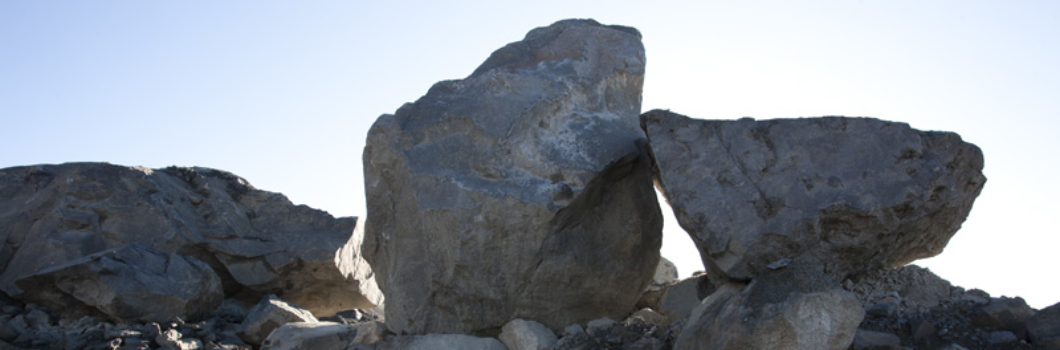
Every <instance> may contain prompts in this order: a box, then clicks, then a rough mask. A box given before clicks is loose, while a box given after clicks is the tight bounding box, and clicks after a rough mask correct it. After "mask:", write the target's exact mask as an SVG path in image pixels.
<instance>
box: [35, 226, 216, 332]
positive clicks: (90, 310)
mask: <svg viewBox="0 0 1060 350" xmlns="http://www.w3.org/2000/svg"><path fill="white" fill-rule="evenodd" d="M16 283H17V284H18V286H19V287H20V288H22V289H23V290H25V291H26V293H24V296H26V297H28V298H29V299H30V301H34V302H38V303H40V304H42V305H45V306H48V307H49V308H51V309H52V310H56V311H59V312H60V313H61V315H62V317H64V318H68V319H77V318H80V317H83V316H98V315H101V314H102V315H106V316H107V317H109V318H111V319H113V320H135V321H148V322H166V321H170V320H173V319H175V318H178V317H186V318H198V317H200V316H202V315H204V314H206V313H207V312H210V311H213V309H214V308H216V307H217V306H218V305H220V304H221V299H223V298H224V291H223V290H222V289H221V279H220V278H219V277H217V274H216V273H214V271H213V269H211V268H210V266H209V265H206V263H204V262H201V261H199V260H196V259H194V258H185V257H183V256H180V255H178V254H175V253H163V252H160V251H157V250H154V249H151V248H148V247H147V246H144V245H141V244H139V243H133V244H128V245H124V246H121V247H118V248H114V249H109V250H105V251H102V252H99V253H96V254H92V255H89V256H86V257H82V258H79V259H77V260H74V261H70V262H67V263H65V264H62V265H59V266H54V267H51V268H48V269H44V270H41V271H39V272H37V273H36V274H34V275H30V276H27V277H24V278H21V279H19V280H17V281H16Z"/></svg>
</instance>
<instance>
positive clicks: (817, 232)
mask: <svg viewBox="0 0 1060 350" xmlns="http://www.w3.org/2000/svg"><path fill="white" fill-rule="evenodd" d="M641 120H642V123H643V126H644V128H645V130H646V132H647V134H648V138H649V139H650V142H651V147H652V151H653V154H654V156H655V161H656V165H657V167H658V183H659V185H660V186H661V187H662V189H663V192H664V193H665V195H666V197H667V200H668V201H669V203H670V205H671V206H672V207H673V209H674V213H675V214H676V215H677V219H678V222H679V223H680V224H681V226H682V227H683V228H684V229H685V230H686V231H688V232H689V234H690V235H691V236H692V239H693V241H695V243H696V246H697V247H698V248H699V251H700V255H701V256H702V258H703V262H704V264H705V266H706V268H707V273H708V275H710V276H711V279H712V280H714V281H715V284H720V283H724V282H725V281H726V280H730V279H731V280H749V279H751V278H752V277H754V276H756V275H758V274H760V273H762V271H764V270H765V269H766V268H767V266H768V265H769V264H770V263H772V262H774V261H778V260H781V259H785V258H790V259H793V260H794V261H798V262H803V263H809V264H814V265H819V266H823V267H824V268H825V271H826V272H827V273H828V274H830V275H831V276H832V277H833V278H836V279H837V280H842V279H843V278H845V277H848V276H851V275H855V274H858V273H862V272H864V271H869V270H875V269H877V268H879V267H883V266H896V265H903V264H906V263H909V262H911V261H913V260H916V259H920V258H925V257H930V256H934V255H937V254H939V253H940V252H942V248H943V247H945V246H946V243H947V242H948V241H949V239H950V237H952V236H953V234H954V233H955V232H956V231H957V229H958V228H960V226H961V223H962V222H964V219H965V217H967V215H968V212H969V211H970V210H971V208H972V202H973V201H974V200H975V198H976V196H978V195H979V192H980V190H982V188H983V184H984V183H985V181H986V179H985V178H984V177H983V174H982V168H983V155H982V152H981V151H980V150H979V148H978V147H976V146H975V145H972V144H969V143H966V142H963V141H961V138H960V136H958V135H957V134H953V133H945V132H923V131H918V130H914V129H911V128H910V127H909V126H908V125H906V124H903V123H895V122H887V121H881V120H877V119H870V118H845V117H824V118H807V119H777V120H764V121H755V120H753V119H750V118H745V119H740V120H735V121H712V120H695V119H690V118H688V117H685V116H681V115H678V114H674V113H670V112H667V111H651V112H648V113H645V114H644V115H643V116H642V117H641Z"/></svg>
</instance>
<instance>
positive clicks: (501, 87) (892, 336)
mask: <svg viewBox="0 0 1060 350" xmlns="http://www.w3.org/2000/svg"><path fill="white" fill-rule="evenodd" d="M643 78H644V49H643V46H642V45H641V43H640V34H639V33H638V32H637V31H636V30H635V29H632V28H627V27H619V26H605V25H601V24H599V23H597V22H595V21H592V20H566V21H560V22H557V23H555V24H553V25H551V26H548V27H542V28H537V29H534V30H532V31H531V32H530V33H529V34H527V36H526V37H525V38H524V39H523V40H522V41H519V42H515V43H512V44H509V45H507V46H505V47H504V48H501V49H499V50H497V51H496V52H494V53H493V54H492V55H491V56H490V57H489V59H487V60H486V61H485V62H484V63H483V64H482V65H481V66H480V67H479V68H478V69H477V70H475V71H474V72H473V73H472V74H471V75H470V76H468V77H467V78H465V79H462V80H453V81H444V82H440V83H438V84H436V85H435V86H434V87H432V88H431V89H430V90H429V91H428V92H427V94H426V95H425V96H423V97H422V98H420V99H419V100H417V101H416V102H415V103H410V104H407V105H405V106H403V107H401V108H400V109H399V110H398V111H397V112H396V113H395V114H393V115H383V116H381V117H379V119H378V120H377V121H376V122H375V124H374V125H373V126H372V129H371V131H370V132H369V135H368V142H367V146H366V147H365V150H364V158H363V160H364V169H365V180H366V183H365V189H366V194H367V196H368V198H367V199H368V217H369V220H368V221H367V225H366V227H365V228H364V229H363V230H364V231H363V232H362V226H365V225H357V220H356V218H338V219H336V218H333V217H331V216H330V215H328V214H326V213H324V212H321V211H318V210H314V209H311V208H308V207H305V206H294V205H292V204H291V203H290V202H289V201H288V200H287V199H286V198H285V197H283V196H282V195H280V194H276V193H270V192H265V191H260V190H257V189H254V188H253V187H251V186H250V185H249V184H247V183H246V181H245V180H243V179H242V178H239V177H237V176H235V175H232V174H229V173H225V172H222V171H218V170H212V169H204V168H176V167H171V168H166V169H156V170H151V169H144V168H130V167H122V166H115V165H110V164H98V163H77V164H63V165H40V166H28V167H18V168H9V169H0V239H2V243H0V291H2V292H3V293H0V302H2V303H0V304H2V305H0V311H2V312H0V350H2V349H20V348H27V349H28V348H32V349H253V348H261V349H322V350H331V349H334V350H390V349H394V350H397V349H401V350H408V349H490V350H493V349H496V350H504V349H508V350H524V349H534V350H545V349H560V350H573V349H586V350H588V349H637V350H665V349H838V350H846V349H923V348H927V349H1030V348H1032V347H1037V348H1040V349H1056V348H1060V326H1058V325H1060V304H1058V305H1054V306H1052V307H1049V308H1046V309H1043V310H1034V309H1033V308H1031V307H1029V306H1027V304H1026V303H1025V302H1024V301H1023V300H1022V299H1020V298H1007V297H1001V298H992V297H990V296H989V295H988V294H986V293H985V292H982V291H978V290H970V291H966V290H964V289H962V288H958V287H954V286H952V285H950V284H949V282H947V281H945V280H943V279H941V278H939V277H938V276H935V275H934V274H932V273H931V272H930V271H927V270H925V269H921V268H919V267H916V266H912V265H908V266H903V267H898V268H895V266H902V265H905V264H907V263H909V262H910V261H913V260H916V259H919V258H923V257H928V256H933V255H936V254H938V253H939V252H941V251H942V248H943V247H944V246H945V245H946V243H947V242H948V241H949V239H950V237H951V236H952V235H953V234H954V233H955V232H956V231H957V229H958V228H959V227H960V225H961V224H962V222H963V221H964V219H965V217H966V216H967V215H968V212H969V210H970V209H971V206H972V203H973V202H974V200H975V198H976V196H977V195H978V194H979V192H980V190H981V189H982V187H983V184H984V183H985V178H984V177H983V175H982V167H983V159H982V153H981V152H980V151H979V149H978V148H977V147H976V146H974V145H972V144H969V143H966V142H963V141H962V140H961V138H960V137H959V136H957V135H956V134H953V133H945V132H923V131H918V130H915V129H912V128H910V127H909V126H908V125H906V124H903V123H895V122H887V121H881V120H877V119H871V118H847V117H823V118H804V119H783V120H767V121H755V120H753V119H749V118H745V119H741V120H735V121H708V120H695V119H691V118H688V117H684V116H681V115H677V114H675V113H670V112H668V111H651V112H648V113H645V114H643V115H638V114H639V113H640V94H641V86H642V82H643ZM653 183H655V184H657V185H658V186H659V187H660V188H661V189H662V190H663V192H664V194H665V195H666V199H667V201H668V202H669V204H670V205H671V206H672V207H673V208H674V211H675V213H676V214H677V216H678V221H679V222H680V224H681V226H682V227H683V228H684V229H685V230H686V231H688V232H689V234H690V236H691V237H692V239H693V241H694V242H695V244H696V246H697V248H698V249H699V252H700V254H701V258H702V261H703V263H704V265H705V266H706V269H707V272H706V273H705V274H704V273H697V274H693V275H692V276H691V277H689V278H686V279H679V277H678V274H677V271H676V269H674V268H673V265H672V264H670V263H669V262H668V261H666V260H665V259H662V260H661V261H660V257H659V248H660V244H661V240H660V235H661V224H662V221H661V218H660V217H661V211H660V209H659V205H658V201H657V198H656V197H655V191H654V189H653V188H652V186H653ZM362 252H363V257H362ZM366 260H367V261H366ZM369 262H370V263H371V264H372V267H373V268H374V271H375V272H374V273H373V269H372V268H370V267H369V265H368V263H369ZM653 274H654V276H653ZM376 279H378V283H379V287H381V288H377V287H376V284H375V283H376ZM380 289H381V290H382V292H385V293H386V298H387V305H386V307H385V308H383V307H382V305H381V303H382V301H383V294H382V293H381V292H380ZM11 297H13V298H11ZM377 305H378V306H377ZM384 313H385V317H384V315H383V314H384ZM615 320H620V321H615ZM12 344H13V345H12Z"/></svg>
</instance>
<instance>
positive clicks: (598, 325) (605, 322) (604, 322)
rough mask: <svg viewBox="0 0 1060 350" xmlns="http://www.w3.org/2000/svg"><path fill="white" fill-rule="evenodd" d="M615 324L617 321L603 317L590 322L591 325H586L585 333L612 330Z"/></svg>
mask: <svg viewBox="0 0 1060 350" xmlns="http://www.w3.org/2000/svg"><path fill="white" fill-rule="evenodd" d="M614 324H615V320H612V319H611V318H609V317H601V318H598V319H595V320H592V321H589V323H588V324H586V325H585V331H586V332H589V333H596V332H599V331H602V330H607V329H608V328H611V326H612V325H614Z"/></svg>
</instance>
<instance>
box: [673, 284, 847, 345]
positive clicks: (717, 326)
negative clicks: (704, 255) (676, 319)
mask: <svg viewBox="0 0 1060 350" xmlns="http://www.w3.org/2000/svg"><path fill="white" fill-rule="evenodd" d="M864 315H865V314H864V311H863V310H862V309H861V305H860V303H858V301H857V299H855V298H854V295H853V294H851V293H850V292H847V291H845V290H843V289H842V288H841V287H840V286H839V284H838V283H836V282H834V281H832V280H831V278H829V277H828V276H827V275H825V274H823V273H822V272H821V271H818V270H817V269H816V267H813V266H809V265H801V264H796V265H791V266H788V267H785V268H781V269H779V270H776V271H768V272H766V273H764V274H762V275H760V276H758V277H757V278H755V279H754V280H753V281H751V283H750V284H748V285H746V286H744V285H743V283H740V282H734V283H729V284H726V285H723V286H721V287H720V288H719V289H718V290H717V291H716V292H714V293H713V294H711V295H710V296H708V297H707V299H705V300H703V303H702V304H700V306H699V307H697V308H696V310H694V311H693V312H692V315H691V316H690V317H689V319H688V324H687V325H686V326H685V328H684V330H682V331H681V334H680V335H679V336H678V338H677V340H676V341H675V342H674V349H679V350H692V349H718V350H726V349H832V350H846V349H847V348H849V347H850V345H851V343H853V342H854V334H855V332H856V330H857V327H858V324H860V323H861V320H862V318H863V317H864Z"/></svg>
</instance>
